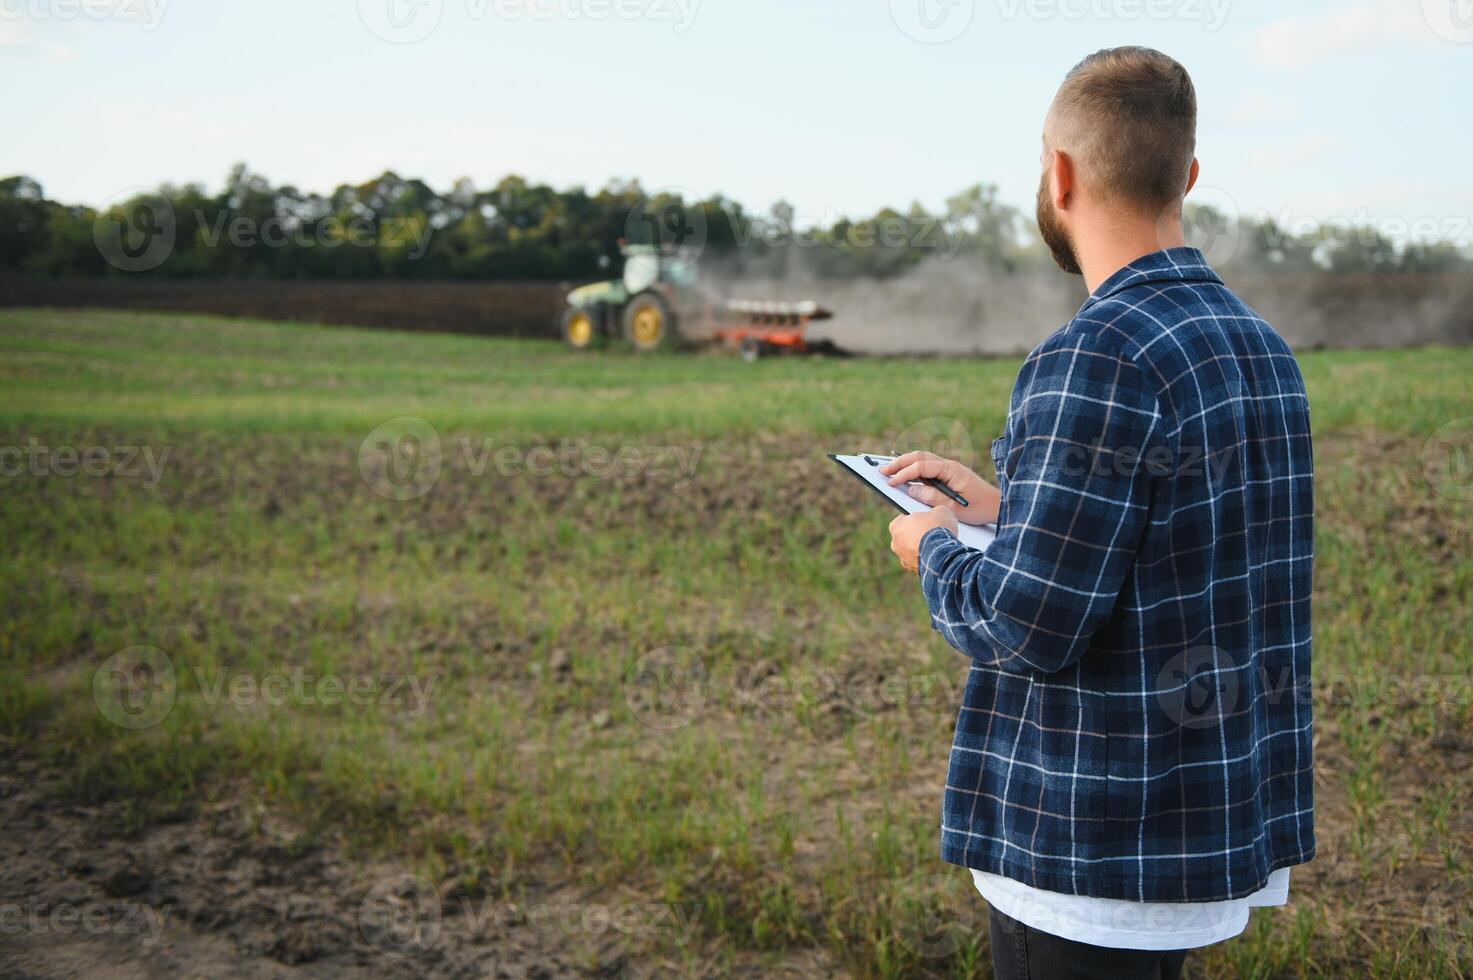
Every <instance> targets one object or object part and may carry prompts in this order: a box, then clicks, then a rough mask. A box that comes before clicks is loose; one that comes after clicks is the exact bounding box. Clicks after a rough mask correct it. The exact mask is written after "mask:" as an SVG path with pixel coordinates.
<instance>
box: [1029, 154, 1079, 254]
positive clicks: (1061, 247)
mask: <svg viewBox="0 0 1473 980" xmlns="http://www.w3.org/2000/svg"><path fill="white" fill-rule="evenodd" d="M1035 217H1036V219H1037V220H1038V233H1039V234H1040V235H1042V236H1043V243H1044V244H1045V245H1047V246H1048V250H1049V254H1050V255H1052V256H1053V258H1054V264H1055V265H1057V266H1058V267H1059V268H1060V269H1063V270H1064V271H1065V272H1067V273H1069V275H1071V276H1078V275H1082V274H1083V272H1082V270H1081V269H1080V268H1079V257H1078V256H1076V255H1075V254H1074V243H1073V242H1072V241H1070V239H1069V233H1068V232H1067V231H1065V230H1064V225H1063V223H1062V222H1061V221H1059V213H1058V212H1057V211H1055V210H1054V202H1053V199H1052V198H1051V197H1050V195H1049V188H1048V174H1047V173H1046V172H1045V173H1044V175H1043V176H1042V177H1040V178H1039V180H1038V207H1037V209H1036V214H1035Z"/></svg>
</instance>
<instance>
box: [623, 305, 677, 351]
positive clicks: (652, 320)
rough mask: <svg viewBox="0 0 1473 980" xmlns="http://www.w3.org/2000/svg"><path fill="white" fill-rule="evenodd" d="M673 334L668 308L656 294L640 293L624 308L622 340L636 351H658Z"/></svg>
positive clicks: (673, 328) (667, 342) (669, 340)
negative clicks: (627, 342)
mask: <svg viewBox="0 0 1473 980" xmlns="http://www.w3.org/2000/svg"><path fill="white" fill-rule="evenodd" d="M674 333H675V321H674V319H673V318H672V317H671V316H670V308H669V307H668V306H666V305H665V300H664V299H662V298H661V297H660V295H659V294H658V293H640V294H639V295H638V296H636V297H634V298H633V299H632V300H630V301H629V303H628V305H626V306H625V307H624V339H625V340H627V341H629V343H630V344H631V345H632V346H633V347H634V349H635V350H637V351H652V350H658V349H659V348H661V347H664V346H666V345H668V344H669V343H670V342H671V338H672V336H673V335H674Z"/></svg>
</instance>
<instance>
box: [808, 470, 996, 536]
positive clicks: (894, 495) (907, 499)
mask: <svg viewBox="0 0 1473 980" xmlns="http://www.w3.org/2000/svg"><path fill="white" fill-rule="evenodd" d="M891 458H892V457H890V456H886V455H879V454H876V453H856V454H853V455H847V454H843V453H829V459H831V460H833V461H834V462H836V463H838V464H839V465H840V466H842V467H844V468H845V469H847V470H848V471H849V472H851V473H853V474H854V475H855V476H857V477H859V478H860V479H861V480H863V481H864V482H865V483H868V484H869V485H870V486H871V487H872V488H873V489H874V490H875V491H877V492H878V493H879V494H880V496H882V497H884V498H885V499H886V500H888V501H890V502H891V503H892V504H894V505H895V506H896V508H897V509H899V510H902V511H904V512H905V513H907V514H921V513H924V512H926V511H928V510H930V509H931V507H930V505H929V504H923V503H921V502H920V501H919V500H917V499H915V498H914V497H912V496H911V495H910V494H908V493H906V492H905V487H903V486H899V487H892V486H890V478H889V477H888V476H886V475H885V474H883V473H881V472H880V467H881V466H882V465H884V464H885V463H888V462H889V461H890V460H891ZM870 460H873V461H874V462H870ZM956 537H957V540H958V541H960V542H961V543H962V544H964V545H966V546H967V547H968V548H976V549H977V550H978V551H986V550H987V546H988V545H990V544H992V542H993V540H994V539H995V538H996V537H997V525H996V524H981V525H978V524H958V525H957V526H956Z"/></svg>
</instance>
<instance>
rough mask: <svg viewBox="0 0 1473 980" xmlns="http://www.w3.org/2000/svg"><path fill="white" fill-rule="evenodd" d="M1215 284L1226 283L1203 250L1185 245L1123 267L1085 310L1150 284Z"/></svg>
mask: <svg viewBox="0 0 1473 980" xmlns="http://www.w3.org/2000/svg"><path fill="white" fill-rule="evenodd" d="M1193 281H1195V282H1215V283H1218V284H1219V285H1221V284H1222V280H1221V279H1220V278H1218V275H1217V273H1215V272H1213V271H1212V267H1211V266H1210V265H1208V264H1207V257H1206V256H1205V255H1203V254H1202V253H1201V251H1200V250H1198V249H1195V248H1192V247H1191V246H1190V245H1182V246H1179V247H1177V248H1166V249H1162V250H1161V251H1159V252H1151V253H1150V254H1149V255H1142V256H1141V257H1140V258H1138V259H1136V260H1135V261H1134V262H1131V263H1130V264H1128V265H1126V266H1123V267H1122V268H1121V269H1120V270H1118V271H1117V272H1116V273H1115V274H1114V275H1112V276H1110V278H1108V279H1106V280H1105V281H1104V282H1102V283H1100V285H1099V286H1098V287H1097V288H1096V289H1095V291H1094V292H1092V293H1090V294H1089V299H1087V300H1085V301H1084V306H1082V307H1080V310H1081V311H1083V310H1084V309H1085V307H1088V306H1090V305H1092V304H1094V303H1098V302H1099V301H1100V300H1102V299H1104V298H1105V297H1107V296H1111V295H1113V294H1115V293H1118V292H1120V291H1121V290H1122V289H1127V288H1129V287H1131V286H1139V285H1141V284H1142V283H1148V282H1193Z"/></svg>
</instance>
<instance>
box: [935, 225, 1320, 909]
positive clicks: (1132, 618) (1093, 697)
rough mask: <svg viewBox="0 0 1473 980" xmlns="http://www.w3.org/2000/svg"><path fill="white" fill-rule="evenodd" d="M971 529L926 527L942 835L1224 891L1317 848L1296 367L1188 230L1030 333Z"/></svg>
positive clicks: (1043, 884)
mask: <svg viewBox="0 0 1473 980" xmlns="http://www.w3.org/2000/svg"><path fill="white" fill-rule="evenodd" d="M993 461H994V463H995V464H996V469H997V481H998V486H999V488H1000V489H1001V491H1002V510H1001V513H1000V516H999V520H998V535H997V540H996V541H995V542H994V543H993V545H992V546H991V547H990V548H989V549H988V550H987V551H986V552H985V553H984V552H979V551H975V550H972V549H969V548H967V547H965V546H963V545H962V544H961V543H960V542H958V541H957V540H956V538H955V537H953V536H952V535H951V534H949V533H948V532H946V531H944V530H941V529H935V530H931V531H928V532H927V533H926V535H925V537H924V538H923V539H922V541H921V547H920V581H921V587H922V590H923V592H924V594H925V597H926V601H927V603H928V605H929V606H930V609H931V619H932V625H933V626H934V627H935V629H936V630H937V631H938V632H940V633H941V635H942V636H943V637H944V638H945V639H946V641H947V642H948V643H950V644H951V645H952V646H953V647H955V648H956V649H957V650H959V651H961V652H962V653H965V654H967V655H968V656H970V657H971V658H972V663H971V669H970V671H969V674H968V677H967V683H966V690H965V695H964V698H963V701H962V706H961V711H960V714H959V716H958V718H957V723H956V737H955V740H954V742H953V745H952V750H951V760H950V766H949V771H948V773H947V780H946V793H945V799H944V803H943V809H942V824H941V854H942V857H943V858H945V859H946V860H948V861H951V862H954V863H956V864H961V865H965V866H967V867H970V868H976V869H979V870H982V871H987V872H991V873H993V874H999V875H1005V876H1007V877H1009V878H1014V879H1016V880H1018V881H1021V882H1023V883H1025V884H1028V885H1031V886H1033V887H1035V888H1040V889H1044V890H1047V891H1056V892H1064V893H1068V894H1075V895H1089V896H1094V897H1099V898H1118V899H1127V900H1134V901H1142V902H1200V901H1217V900H1222V899H1229V898H1239V897H1242V896H1245V895H1248V894H1251V893H1252V892H1254V891H1256V890H1258V889H1259V888H1261V887H1262V886H1263V885H1264V883H1265V882H1266V880H1267V879H1268V876H1269V873H1270V872H1271V871H1274V870H1276V869H1278V868H1282V867H1287V866H1289V865H1293V864H1299V863H1302V862H1304V861H1308V860H1310V858H1312V857H1313V856H1314V823H1313V814H1314V802H1313V786H1312V773H1311V736H1312V724H1311V718H1310V707H1311V705H1310V701H1309V697H1308V693H1309V677H1310V674H1309V668H1310V621H1309V613H1310V578H1311V564H1312V561H1313V546H1314V542H1313V514H1312V511H1313V466H1312V459H1311V450H1310V433H1309V407H1308V402H1307V399H1306V397H1305V390H1304V380H1303V378H1302V376H1301V375H1300V373H1299V369H1298V366H1297V365H1296V363H1295V361H1294V357H1293V355H1292V354H1291V353H1290V351H1289V348H1288V347H1287V346H1286V345H1285V343H1284V341H1283V340H1282V339H1281V338H1280V337H1279V336H1278V334H1277V333H1275V332H1274V330H1273V328H1271V327H1270V326H1269V325H1268V324H1267V323H1265V322H1264V321H1263V320H1262V319H1261V318H1260V317H1259V316H1258V315H1257V314H1255V313H1254V312H1253V311H1252V310H1251V309H1249V308H1248V307H1247V306H1245V305H1244V304H1243V303H1242V302H1241V301H1240V300H1239V299H1238V298H1237V297H1236V296H1234V295H1233V294H1232V293H1231V292H1230V291H1229V290H1228V289H1227V287H1226V286H1224V285H1223V283H1222V280H1220V279H1219V278H1218V277H1217V275H1216V274H1215V273H1214V272H1213V271H1212V270H1211V268H1209V267H1208V265H1207V263H1206V259H1205V258H1204V257H1203V255H1202V254H1201V253H1200V252H1199V251H1197V250H1196V249H1193V248H1174V249H1169V250H1166V251H1162V252H1156V253H1154V254H1151V255H1147V256H1144V257H1143V258H1140V259H1138V260H1136V261H1135V262H1132V263H1131V264H1130V265H1128V266H1126V267H1125V268H1123V269H1121V270H1120V271H1119V272H1117V273H1116V274H1115V275H1113V276H1111V277H1110V278H1109V279H1108V280H1107V281H1105V282H1104V283H1102V284H1101V285H1100V287H1099V288H1098V289H1096V290H1095V291H1094V293H1093V294H1092V295H1091V296H1090V297H1089V299H1088V300H1087V301H1086V302H1085V304H1084V306H1083V307H1082V308H1081V309H1080V311H1079V313H1078V315H1077V316H1076V317H1075V318H1074V320H1073V321H1071V322H1070V323H1069V324H1067V325H1066V326H1064V327H1063V328H1062V329H1060V330H1059V331H1057V332H1056V333H1054V334H1053V335H1052V336H1051V337H1049V338H1048V339H1047V340H1046V341H1044V342H1043V344H1041V345H1040V346H1039V347H1038V348H1037V349H1035V350H1034V351H1033V353H1032V354H1030V355H1029V357H1028V359H1027V360H1026V362H1025V363H1024V365H1023V368H1022V370H1021V371H1020V373H1019V375H1018V380H1017V384H1016V385H1015V387H1014V389H1013V395H1012V402H1011V406H1010V410H1009V413H1008V421H1007V426H1006V430H1005V434H1004V435H1003V437H1002V438H1001V439H999V440H997V442H996V443H994V445H993Z"/></svg>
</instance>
